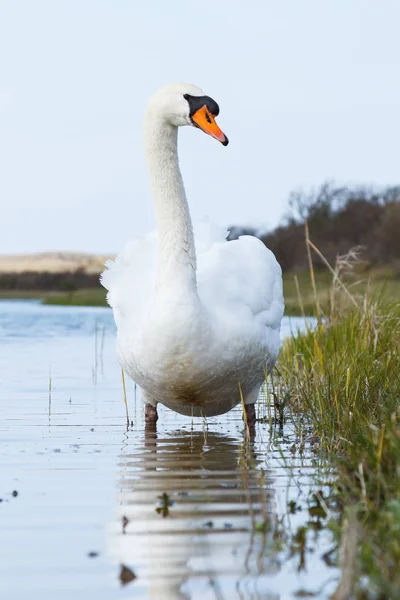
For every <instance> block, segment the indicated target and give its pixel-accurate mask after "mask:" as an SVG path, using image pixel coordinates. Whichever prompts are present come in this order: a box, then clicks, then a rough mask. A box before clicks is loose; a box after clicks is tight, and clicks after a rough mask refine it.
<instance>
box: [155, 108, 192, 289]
mask: <svg viewBox="0 0 400 600" xmlns="http://www.w3.org/2000/svg"><path fill="white" fill-rule="evenodd" d="M145 146H146V155H147V164H148V170H149V175H150V184H151V191H152V195H153V199H154V207H155V216H156V225H157V236H158V274H157V284H158V285H163V286H164V285H167V286H174V285H177V284H178V282H179V284H180V285H184V286H186V287H189V288H193V289H195V288H196V251H195V244H194V235H193V227H192V222H191V218H190V213H189V206H188V202H187V199H186V194H185V188H184V185H183V180H182V175H181V172H180V169H179V161H178V149H177V146H178V128H177V127H174V126H173V125H171V124H170V123H168V122H166V121H165V120H162V119H160V118H158V117H157V115H154V114H151V113H148V114H147V117H146V122H145Z"/></svg>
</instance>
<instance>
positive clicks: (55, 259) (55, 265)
mask: <svg viewBox="0 0 400 600" xmlns="http://www.w3.org/2000/svg"><path fill="white" fill-rule="evenodd" d="M108 258H112V256H111V255H106V254H89V253H86V252H41V253H38V254H15V255H11V254H9V255H0V273H22V272H24V271H30V272H35V273H40V272H44V271H47V272H51V273H63V272H73V271H76V270H77V269H83V271H84V272H85V273H100V272H101V271H102V270H103V267H104V262H105V261H106V260H107V259H108Z"/></svg>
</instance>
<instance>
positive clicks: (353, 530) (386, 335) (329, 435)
mask: <svg viewBox="0 0 400 600" xmlns="http://www.w3.org/2000/svg"><path fill="white" fill-rule="evenodd" d="M307 246H308V247H309V248H311V249H314V246H313V244H312V243H311V242H310V241H309V240H308V239H307ZM316 251H317V252H318V250H317V249H316ZM353 258H354V257H353ZM351 262H352V257H351V256H349V255H348V256H346V257H343V258H342V259H339V260H338V261H337V264H336V266H335V268H332V267H329V269H328V275H329V277H330V278H331V281H330V284H329V285H326V283H325V286H324V294H325V295H324V297H323V301H321V294H320V292H319V291H318V290H317V287H318V282H316V280H315V279H313V281H312V283H311V289H312V293H313V296H314V306H313V307H312V308H313V310H312V312H313V314H315V315H316V316H319V315H322V318H321V319H319V320H318V324H317V326H316V328H315V329H309V330H308V331H306V332H305V333H303V334H300V335H296V336H293V337H292V338H290V339H289V340H287V341H286V343H285V344H284V345H283V348H282V351H281V354H280V358H279V363H278V369H279V372H280V375H281V380H280V385H281V386H282V385H283V388H284V390H286V393H287V394H288V395H289V396H290V404H291V408H292V410H293V411H295V412H297V413H299V414H300V415H302V417H303V419H304V420H306V421H307V423H308V424H309V426H310V428H311V429H312V431H313V437H314V438H317V439H319V444H320V447H321V449H322V450H323V451H325V452H326V454H327V456H328V458H329V461H330V462H331V464H332V465H333V466H334V467H335V472H336V488H337V493H338V498H339V505H340V507H341V509H340V511H339V512H340V517H339V527H338V528H337V532H338V534H337V535H338V541H339V544H340V548H341V553H340V554H341V556H348V555H349V556H350V555H351V556H352V557H354V558H353V559H352V561H351V565H352V566H351V569H349V564H350V563H349V561H347V563H346V569H344V568H343V569H342V574H343V575H342V581H341V583H340V585H339V587H338V589H337V592H336V595H335V596H334V597H335V598H341V597H343V598H344V597H350V596H351V597H355V598H362V599H368V598H371V599H372V598H382V599H383V598H397V597H398V596H396V594H398V590H399V589H400V304H399V303H396V302H392V301H390V300H389V299H388V297H387V295H386V294H385V293H383V292H382V290H379V291H377V290H376V288H373V287H372V286H369V285H367V284H364V286H363V288H362V289H361V290H360V287H357V288H356V289H355V290H354V291H353V290H352V289H351V288H350V287H349V285H348V284H345V283H344V282H343V279H344V273H345V270H347V269H348V267H349V266H350V267H351ZM310 272H311V274H312V276H313V269H312V263H310ZM325 281H326V280H325ZM299 304H300V302H299ZM300 306H303V307H305V306H310V303H309V302H308V301H307V300H306V301H305V300H304V298H303V299H302V300H301V304H300ZM301 310H302V309H301ZM343 564H345V563H343ZM343 594H344V595H343ZM346 594H348V596H346Z"/></svg>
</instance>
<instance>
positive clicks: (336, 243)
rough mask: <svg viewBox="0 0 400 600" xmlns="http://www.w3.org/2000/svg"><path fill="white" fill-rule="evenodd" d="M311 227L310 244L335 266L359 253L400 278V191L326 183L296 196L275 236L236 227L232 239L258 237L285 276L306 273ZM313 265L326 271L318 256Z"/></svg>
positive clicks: (291, 200)
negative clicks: (395, 269) (390, 266)
mask: <svg viewBox="0 0 400 600" xmlns="http://www.w3.org/2000/svg"><path fill="white" fill-rule="evenodd" d="M306 222H307V223H308V228H309V235H310V239H311V241H312V242H313V243H314V244H315V245H316V246H317V248H318V249H319V250H320V252H321V253H322V254H323V255H324V256H325V258H326V259H327V260H328V261H329V262H330V263H331V264H334V263H335V261H336V257H337V256H340V255H344V254H346V253H347V252H348V251H349V250H351V249H354V248H357V249H358V251H359V255H360V256H361V258H362V259H363V260H365V261H367V262H368V263H370V264H371V265H379V264H387V263H392V264H395V265H397V266H398V270H399V272H400V186H394V187H393V186H392V187H384V188H379V189H378V188H376V187H366V186H357V187H349V186H338V185H336V184H334V183H332V182H327V183H324V184H323V185H321V186H320V187H319V188H318V189H317V190H313V191H311V192H304V191H296V192H293V193H291V194H290V197H289V202H288V209H287V212H286V214H285V216H284V218H283V220H282V223H281V224H280V225H279V226H278V227H276V228H275V229H274V230H272V231H270V232H268V233H263V234H261V235H258V234H257V231H256V230H255V229H254V228H243V227H238V226H234V227H231V228H230V235H229V238H228V239H236V238H237V237H239V235H244V234H250V235H256V236H257V237H259V238H260V239H261V240H262V241H263V242H264V244H265V245H266V246H267V247H268V248H269V249H270V250H272V252H273V253H274V254H275V256H276V258H277V260H278V262H279V263H280V265H281V266H282V269H283V270H285V271H300V270H304V269H306V268H307V255H306V246H305V223H306ZM313 261H314V265H315V266H316V268H318V267H322V266H323V263H322V260H321V259H320V258H319V257H318V256H316V255H313Z"/></svg>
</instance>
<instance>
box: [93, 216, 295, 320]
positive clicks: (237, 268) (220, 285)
mask: <svg viewBox="0 0 400 600" xmlns="http://www.w3.org/2000/svg"><path fill="white" fill-rule="evenodd" d="M226 235H227V232H226V230H225V229H224V228H222V227H219V226H217V225H214V224H212V223H210V222H208V221H203V222H200V223H198V224H197V225H196V228H195V238H196V251H197V256H198V271H197V278H198V290H199V295H200V297H201V299H202V301H203V303H204V304H205V305H206V306H207V308H208V309H209V310H210V312H213V313H214V314H215V313H219V315H220V317H221V318H223V320H224V321H226V319H227V318H229V319H232V321H233V319H240V320H241V322H242V323H243V324H247V325H248V326H252V325H254V324H259V325H262V326H264V327H268V328H272V329H277V330H278V331H279V329H280V323H281V319H282V315H283V310H284V303H283V294H282V271H281V268H280V266H279V264H278V262H277V261H276V259H275V256H274V255H273V253H272V252H271V251H270V250H268V249H267V248H266V247H265V246H264V244H263V243H262V242H261V241H260V240H259V239H258V238H255V237H253V236H241V237H240V238H239V239H238V240H233V241H230V242H227V241H226V239H225V238H226ZM156 269H157V236H156V233H155V232H153V233H150V234H148V235H147V236H146V237H144V238H142V239H137V240H133V241H131V242H128V244H126V246H125V247H124V249H123V250H122V252H120V253H119V255H118V256H117V257H116V259H115V260H109V261H107V263H106V269H105V271H104V272H103V273H102V275H101V283H102V285H103V286H104V287H105V288H106V289H107V290H108V294H107V300H108V303H109V304H110V306H111V307H112V308H113V311H114V319H115V322H116V325H117V327H118V328H119V327H121V325H122V323H124V324H128V323H129V328H130V329H131V330H132V329H134V328H138V327H139V326H140V324H141V323H142V321H143V318H144V314H145V312H146V310H148V309H149V307H150V306H151V301H152V298H153V295H154V289H155V279H156Z"/></svg>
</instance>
